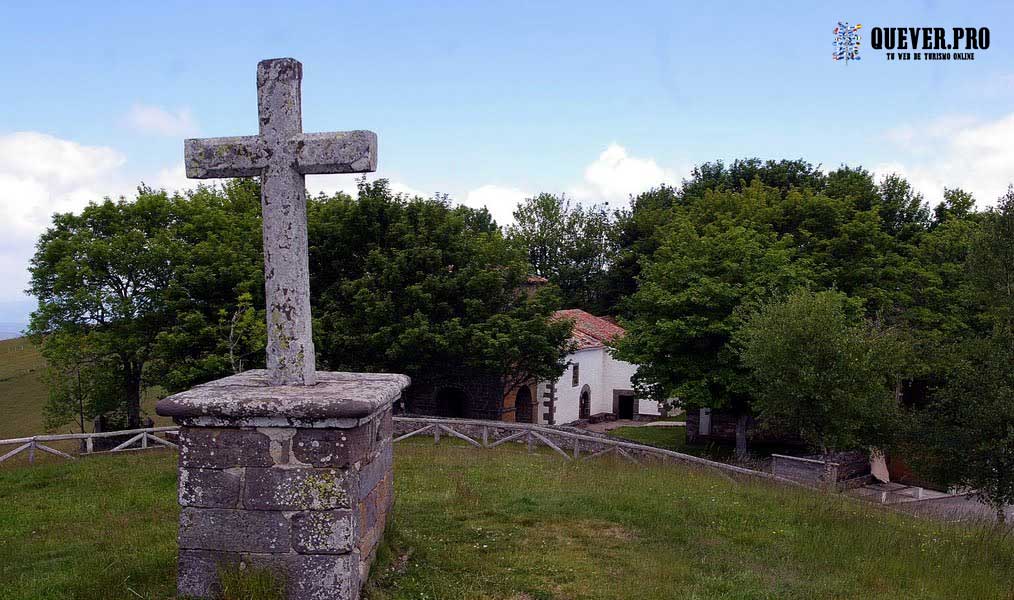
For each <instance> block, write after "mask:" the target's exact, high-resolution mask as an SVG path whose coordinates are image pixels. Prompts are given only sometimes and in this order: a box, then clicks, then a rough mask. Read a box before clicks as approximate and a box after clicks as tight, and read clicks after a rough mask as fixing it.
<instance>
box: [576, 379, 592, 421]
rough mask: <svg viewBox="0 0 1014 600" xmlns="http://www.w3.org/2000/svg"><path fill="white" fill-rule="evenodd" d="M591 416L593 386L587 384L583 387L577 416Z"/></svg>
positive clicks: (585, 417)
mask: <svg viewBox="0 0 1014 600" xmlns="http://www.w3.org/2000/svg"><path fill="white" fill-rule="evenodd" d="M590 416H591V388H589V387H588V386H587V385H585V386H584V388H582V389H581V398H580V401H579V404H578V410H577V418H579V419H587V418H588V417H590Z"/></svg>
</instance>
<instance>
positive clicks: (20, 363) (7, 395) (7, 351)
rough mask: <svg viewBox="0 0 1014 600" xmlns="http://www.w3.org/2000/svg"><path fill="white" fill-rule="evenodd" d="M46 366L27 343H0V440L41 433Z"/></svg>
mask: <svg viewBox="0 0 1014 600" xmlns="http://www.w3.org/2000/svg"><path fill="white" fill-rule="evenodd" d="M45 368H46V362H45V360H44V359H43V358H42V356H40V355H39V352H38V350H36V348H35V346H33V345H32V344H31V342H29V341H28V340H27V339H24V338H18V339H13V340H0V439H3V438H12V437H22V436H28V435H32V434H36V433H43V432H44V431H45V425H44V424H43V416H42V407H43V406H44V405H45V404H46V398H47V394H48V391H47V387H46V384H45V383H44V382H43V381H42V374H43V371H44V370H45Z"/></svg>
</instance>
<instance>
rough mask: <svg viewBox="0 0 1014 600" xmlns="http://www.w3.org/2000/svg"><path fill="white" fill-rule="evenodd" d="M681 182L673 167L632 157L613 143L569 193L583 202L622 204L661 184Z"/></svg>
mask: <svg viewBox="0 0 1014 600" xmlns="http://www.w3.org/2000/svg"><path fill="white" fill-rule="evenodd" d="M678 182H679V179H678V178H677V177H676V174H675V172H674V171H673V170H672V169H666V168H663V167H661V166H659V165H658V163H657V162H655V159H653V158H639V157H636V156H631V155H630V154H628V153H627V149H626V148H624V147H623V146H621V145H619V144H616V143H612V144H609V146H608V147H607V148H606V149H605V150H603V151H602V153H601V154H599V157H598V158H597V159H596V160H594V161H592V162H591V164H589V165H588V166H587V167H585V170H584V181H583V182H582V183H580V184H578V185H576V186H574V187H572V188H571V189H570V190H568V192H569V194H570V195H571V196H573V197H574V198H575V199H577V200H579V201H595V202H600V201H605V202H612V203H622V202H626V201H627V200H628V199H629V198H630V196H632V195H635V196H636V195H637V194H640V193H641V192H645V191H648V190H649V189H651V188H653V187H657V186H658V185H659V184H662V183H666V184H676V183H678Z"/></svg>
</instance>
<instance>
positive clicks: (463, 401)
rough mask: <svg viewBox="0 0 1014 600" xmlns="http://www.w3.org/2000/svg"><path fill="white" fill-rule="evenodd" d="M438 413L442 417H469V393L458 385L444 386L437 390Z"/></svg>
mask: <svg viewBox="0 0 1014 600" xmlns="http://www.w3.org/2000/svg"><path fill="white" fill-rule="evenodd" d="M435 400H436V405H437V413H438V414H439V415H440V416H442V417H451V418H455V419H463V418H467V417H468V394H466V393H465V390H463V389H461V388H456V387H443V388H440V389H439V390H437V395H436V398H435Z"/></svg>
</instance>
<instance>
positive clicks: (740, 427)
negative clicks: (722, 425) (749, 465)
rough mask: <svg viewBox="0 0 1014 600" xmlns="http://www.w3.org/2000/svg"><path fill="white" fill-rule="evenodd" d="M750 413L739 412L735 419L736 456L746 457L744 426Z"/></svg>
mask: <svg viewBox="0 0 1014 600" xmlns="http://www.w3.org/2000/svg"><path fill="white" fill-rule="evenodd" d="M749 421H750V415H748V414H746V413H741V414H740V415H739V418H737V419H736V458H746V450H747V448H746V426H747V424H748V423H749Z"/></svg>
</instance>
